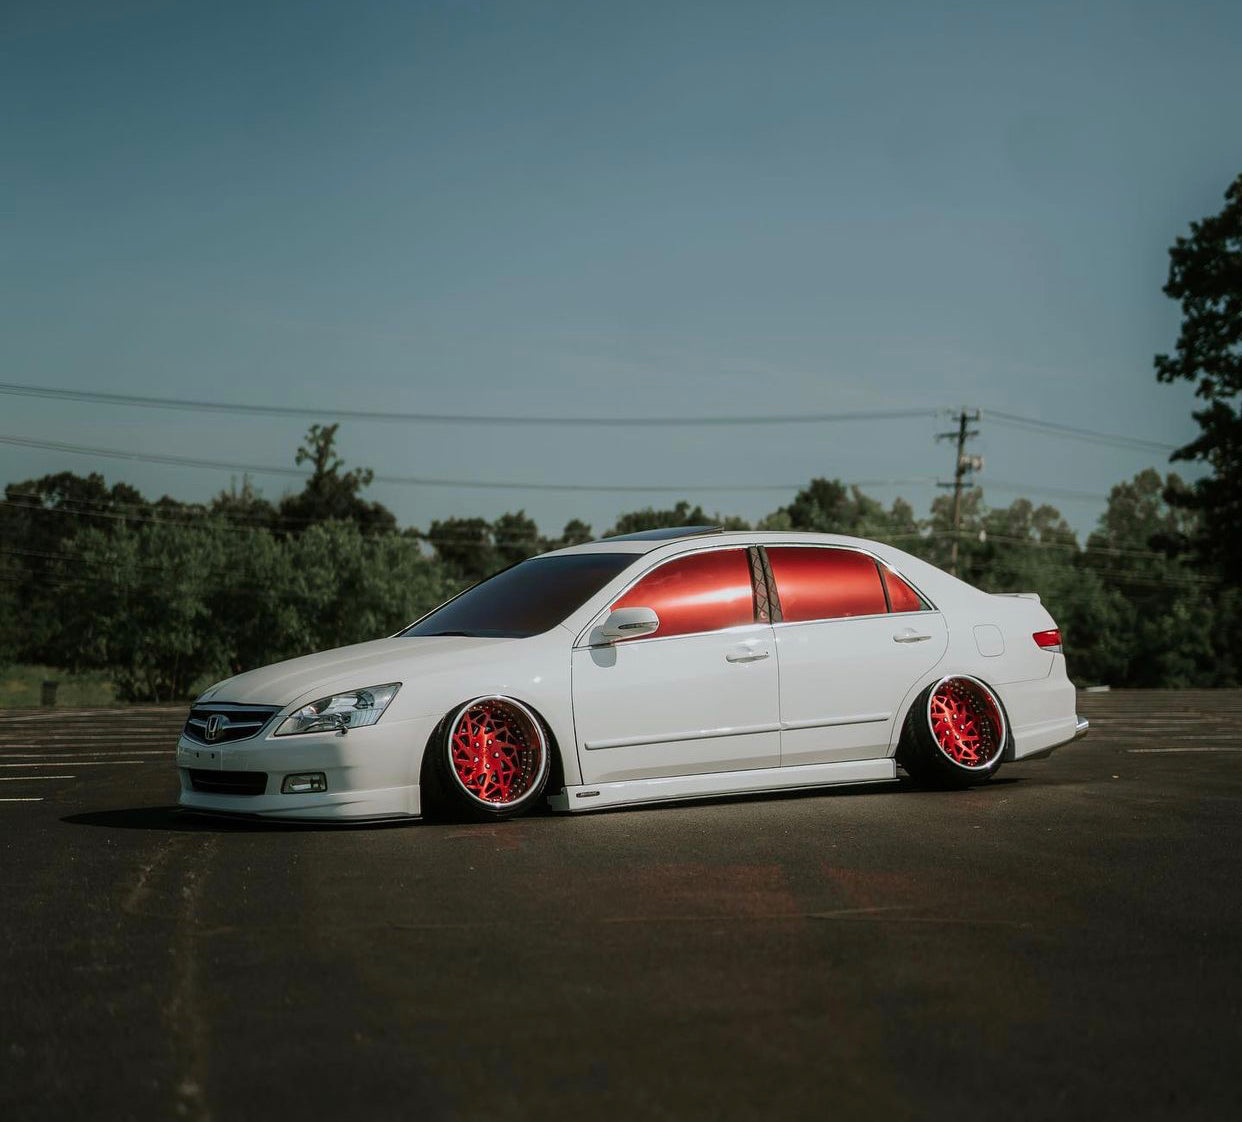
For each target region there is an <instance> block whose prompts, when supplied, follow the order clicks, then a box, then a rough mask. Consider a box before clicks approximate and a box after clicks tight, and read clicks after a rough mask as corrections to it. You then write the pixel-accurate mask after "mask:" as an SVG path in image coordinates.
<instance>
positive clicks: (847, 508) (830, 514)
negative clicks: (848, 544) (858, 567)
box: [758, 479, 919, 548]
mask: <svg viewBox="0 0 1242 1122" xmlns="http://www.w3.org/2000/svg"><path fill="white" fill-rule="evenodd" d="M758 528H759V529H761V530H807V531H812V532H814V533H820V534H848V535H850V536H852V537H859V538H872V539H877V540H880V541H887V542H892V543H893V544H895V545H897V544H902V543H903V542H904V543H905V545H904V546H903V548H908V547H909V546H911V545H916V544H917V542H916V539H917V538H918V536H919V527H918V523H917V521H916V520H915V517H914V510H913V508H912V507H911V506H910V504H909V503H907V502H906V501H905V500H904V499H897V500H896V501H894V503H893V505H892V507H891V509H889V510H885V509H884V507H883V505H882V504H881V503H879V502H877V501H876V500H875V499H873V498H871V497H870V496H869V495H865V494H863V492H862V491H861V490H860V489H859V488H858V487H846V485H845V484H844V483H842V482H841V481H840V480H837V479H812V480H811V482H810V483H808V484H807V485H806V486H805V487H804V488H803V489H802V490H801V491H799V492H798V493H797V495H795V496H794V500H793V502H791V503H790V504H789V505H788V506H783V507H781V508H780V509H779V510H777V511H775V512H773V513H772V514H769V515H768V516H767V518H765V519H763V521H761V522H760V523H759V527H758Z"/></svg>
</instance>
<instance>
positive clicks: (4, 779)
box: [0, 775, 77, 783]
mask: <svg viewBox="0 0 1242 1122" xmlns="http://www.w3.org/2000/svg"><path fill="white" fill-rule="evenodd" d="M36 779H77V776H76V775H0V783H33V782H34V781H35V780H36Z"/></svg>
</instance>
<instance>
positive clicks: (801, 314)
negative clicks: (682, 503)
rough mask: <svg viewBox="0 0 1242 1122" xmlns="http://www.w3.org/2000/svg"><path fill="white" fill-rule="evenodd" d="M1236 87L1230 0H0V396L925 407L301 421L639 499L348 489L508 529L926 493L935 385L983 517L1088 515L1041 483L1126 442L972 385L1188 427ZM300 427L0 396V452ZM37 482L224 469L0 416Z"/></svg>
mask: <svg viewBox="0 0 1242 1122" xmlns="http://www.w3.org/2000/svg"><path fill="white" fill-rule="evenodd" d="M1239 74H1242V5H1239V4H1237V3H1236V0H1229V2H1220V3H1210V2H1197V0H1184V2H1181V3H1169V2H1167V0H1161V2H1146V0H1129V2H1123V0H1106V2H1105V0H1073V2H1070V3H1061V2H1041V0H1026V2H1023V3H1020V4H1018V3H1005V2H999V0H990V2H980V3H939V4H938V3H931V2H926V0H918V2H905V3H902V2H889V0H869V2H864V3H850V2H831V3H829V2H827V0H817V2H800V0H763V2H759V0H754V2H750V3H731V2H729V0H715V2H710V3H693V2H678V0H661V2H658V3H647V2H644V0H626V2H624V3H618V2H613V3H600V2H596V0H568V2H543V3H540V2H530V3H528V2H524V0H503V2H502V0H494V2H493V0H421V2H420V0H404V2H366V0H350V2H348V3H343V2H342V3H316V2H307V0H299V2H297V3H281V2H267V3H263V4H254V3H227V2H217V3H212V4H200V3H164V2H143V0H110V2H109V3H107V4H99V3H98V2H97V0H86V2H82V3H56V2H54V0H39V2H31V3H23V2H21V0H0V103H2V104H3V105H4V106H5V109H4V112H3V114H2V115H0V139H2V141H3V143H2V144H0V381H3V382H8V383H20V384H28V385H39V386H48V387H59V388H69V389H79V390H93V391H105V392H110V393H122V394H138V395H154V396H163V397H176V398H192V399H198V400H204V399H209V400H217V401H225V402H241V403H252V404H261V405H269V406H288V405H295V406H298V407H308V408H316V409H318V408H322V409H324V410H326V411H327V416H326V417H325V419H330V418H331V410H332V409H333V408H334V407H336V408H349V409H356V410H375V411H382V412H403V413H417V412H428V413H452V414H464V415H467V416H479V417H484V416H486V417H497V416H499V417H505V416H532V415H534V416H581V417H616V416H626V417H653V418H668V417H693V416H704V415H714V416H720V415H728V416H743V417H744V416H751V415H755V414H765V415H771V414H794V415H804V414H819V413H833V412H852V411H866V410H893V409H907V408H910V409H926V410H928V411H929V415H926V416H922V417H918V418H912V419H907V420H899V421H893V420H889V421H867V422H864V421H853V422H848V423H836V424H817V425H786V426H778V425H756V426H728V427H721V426H715V427H685V428H679V427H673V428H670V427H659V428H643V427H626V428H608V427H589V428H574V427H572V426H546V427H541V426H533V427H532V426H525V425H521V426H514V425H504V424H483V423H464V424H452V425H449V424H439V425H426V424H411V423H397V422H382V421H378V422H377V421H350V422H346V423H344V424H343V425H342V427H341V430H340V434H339V445H340V450H341V452H342V454H343V455H344V457H345V459H346V460H347V462H348V463H349V464H350V465H362V466H369V467H371V468H373V469H374V470H375V471H376V472H377V473H379V474H386V475H399V476H415V477H422V478H443V479H454V480H463V479H464V480H479V481H485V482H499V481H504V482H510V483H512V482H519V483H538V484H542V485H563V484H567V483H573V484H576V485H594V484H598V485H605V486H618V487H619V486H624V487H629V488H640V489H641V488H669V487H672V488H677V489H678V490H677V491H676V492H675V493H670V492H668V491H657V490H650V491H642V490H633V491H629V492H583V491H567V492H560V491H556V490H549V489H538V490H529V491H523V490H495V489H490V490H489V489H482V488H471V489H456V488H437V487H427V486H408V485H399V484H379V483H377V484H374V485H373V486H372V487H371V489H370V490H369V492H368V495H369V497H371V498H374V499H378V500H379V501H381V502H383V503H384V504H386V505H387V506H389V507H390V508H391V509H392V510H393V511H394V512H395V514H396V515H397V517H398V520H399V521H400V522H401V523H402V524H404V525H416V526H420V527H426V526H427V525H428V524H429V523H430V522H431V521H432V520H433V519H438V518H446V517H451V516H454V515H457V516H465V517H472V516H476V515H477V516H483V517H487V518H494V517H496V516H497V515H499V514H500V513H501V512H503V511H505V510H516V509H518V508H523V509H525V510H526V512H527V513H528V514H529V515H531V516H532V517H534V518H535V519H536V521H537V522H538V523H539V525H540V527H541V529H543V530H544V531H545V532H555V531H557V530H559V528H560V527H561V525H563V524H564V523H565V522H566V521H567V520H568V519H570V518H575V517H577V518H582V519H584V520H585V521H587V522H589V523H590V524H592V525H593V526H594V527H595V528H596V530H597V531H602V530H604V529H606V528H607V527H608V526H609V525H611V524H612V522H613V520H614V519H615V517H616V516H617V514H618V513H620V512H622V511H625V510H633V509H636V508H638V507H643V506H647V505H651V504H655V505H658V506H659V505H663V506H667V505H671V504H672V502H673V501H674V500H675V499H676V498H678V497H684V498H686V499H687V500H689V501H690V502H691V503H694V502H701V503H702V505H703V506H704V507H705V508H706V509H707V510H709V511H720V512H722V513H726V514H738V515H742V516H744V517H748V518H752V519H754V518H758V517H761V516H762V515H764V514H765V513H767V512H769V511H771V510H773V509H775V508H776V507H777V506H779V505H781V504H783V503H785V502H787V501H788V500H789V499H790V498H791V497H792V488H793V487H795V486H796V485H799V484H801V483H804V482H806V481H807V480H809V479H810V478H812V477H813V476H828V477H834V478H839V479H842V480H844V481H846V482H850V481H858V480H868V481H883V480H909V479H917V480H926V481H928V482H921V483H900V484H884V483H873V484H870V485H869V486H868V487H867V490H868V491H869V493H871V494H873V495H875V496H876V497H877V498H879V499H881V500H882V501H884V502H885V503H888V502H891V500H892V499H893V498H894V497H896V496H898V495H901V496H903V497H905V498H906V499H907V500H909V501H910V502H912V503H913V504H914V506H915V509H916V511H917V512H919V513H925V512H926V510H927V508H928V505H929V503H930V501H931V498H932V496H933V495H934V494H935V493H936V488H935V484H934V482H932V481H934V480H935V479H937V478H939V479H945V478H948V476H949V474H950V473H951V471H952V462H953V460H952V452H951V450H950V448H949V446H948V445H946V444H943V443H940V444H938V443H936V441H935V439H934V437H935V434H936V433H937V432H940V431H944V430H945V429H947V428H948V427H950V426H949V425H948V424H947V423H946V420H945V418H943V417H941V418H937V417H935V416H932V415H930V411H933V410H937V409H945V410H949V409H956V408H960V407H962V406H966V407H970V408H980V409H982V410H983V419H982V422H981V424H980V425H979V426H978V427H979V429H980V436H979V438H978V439H977V440H975V441H974V442H973V445H972V449H971V450H972V451H974V452H976V453H979V454H981V455H983V456H984V458H985V467H984V470H983V472H982V473H981V474H980V475H979V477H978V481H979V482H980V484H981V485H982V486H983V487H984V490H985V495H986V497H987V499H988V501H989V502H990V503H992V504H994V505H1004V504H1007V503H1008V502H1010V501H1011V500H1012V499H1013V498H1015V497H1017V494H1018V492H1017V491H1016V490H1015V489H1014V485H1018V486H1020V487H1023V488H1025V489H1026V491H1027V493H1028V494H1029V495H1030V497H1031V498H1033V499H1043V500H1045V501H1049V502H1052V503H1053V504H1054V505H1056V506H1058V507H1059V508H1060V509H1061V510H1062V511H1063V513H1064V514H1065V515H1066V517H1067V518H1068V519H1069V520H1070V521H1071V524H1072V525H1074V526H1075V528H1077V529H1078V530H1079V531H1080V532H1086V531H1087V530H1089V529H1090V528H1091V527H1092V526H1093V525H1094V522H1095V519H1096V518H1097V517H1098V516H1099V514H1100V512H1101V510H1102V509H1103V505H1104V504H1103V500H1102V499H1100V498H1090V497H1086V498H1083V497H1067V496H1061V495H1057V494H1056V492H1058V491H1075V492H1082V493H1084V494H1086V495H1088V496H1091V495H1095V496H1099V495H1106V494H1107V492H1108V489H1109V488H1110V487H1111V486H1112V485H1113V484H1115V483H1116V482H1118V481H1120V480H1122V479H1126V478H1129V477H1131V476H1132V475H1134V474H1135V473H1136V472H1138V471H1140V470H1142V469H1144V468H1146V467H1149V466H1155V467H1158V468H1160V469H1161V470H1167V469H1168V465H1167V463H1166V457H1165V455H1164V454H1162V453H1159V452H1151V451H1143V450H1141V449H1122V448H1118V447H1114V446H1111V445H1107V444H1103V443H1094V444H1093V443H1090V442H1085V441H1070V440H1064V439H1060V438H1057V437H1051V436H1048V435H1040V434H1034V433H1025V432H1021V431H1018V430H1015V429H1013V428H1012V427H1008V426H1004V425H1003V424H1001V423H998V422H997V421H989V419H988V411H989V410H1000V411H1002V412H1008V413H1012V414H1019V415H1022V416H1029V417H1034V418H1039V419H1041V420H1044V421H1050V422H1055V423H1060V424H1069V425H1077V426H1080V427H1086V428H1092V429H1097V430H1101V431H1104V432H1111V433H1122V434H1130V435H1135V436H1140V437H1143V438H1145V439H1149V440H1154V441H1159V442H1164V443H1168V444H1173V445H1177V444H1181V443H1183V442H1185V441H1187V440H1188V439H1190V438H1191V437H1192V435H1193V434H1194V432H1195V431H1196V426H1195V425H1194V422H1193V421H1192V420H1191V417H1190V412H1191V409H1192V408H1193V407H1194V399H1193V396H1192V392H1191V390H1190V388H1189V387H1188V386H1176V387H1170V386H1162V385H1159V384H1157V382H1156V380H1155V376H1154V373H1153V369H1152V356H1153V354H1154V353H1156V352H1158V351H1165V350H1170V349H1171V348H1172V347H1173V344H1174V342H1175V339H1176V334H1177V327H1178V322H1179V315H1178V308H1177V306H1176V305H1175V304H1174V303H1173V302H1172V301H1170V300H1168V299H1167V298H1166V297H1165V296H1164V295H1163V294H1162V293H1161V286H1162V285H1163V283H1164V281H1165V277H1166V274H1167V267H1168V257H1167V251H1168V247H1169V245H1170V244H1171V243H1172V241H1173V239H1174V238H1175V237H1177V236H1178V235H1180V234H1184V233H1185V232H1186V230H1187V226H1188V224H1189V222H1191V221H1192V220H1195V219H1197V218H1200V217H1203V216H1204V215H1207V214H1211V213H1215V212H1216V211H1218V210H1220V208H1221V206H1222V205H1223V194H1224V191H1225V188H1226V187H1227V186H1228V184H1229V182H1230V181H1231V180H1232V179H1233V177H1234V176H1236V175H1237V174H1238V173H1239V171H1242V129H1239V121H1242V82H1240V81H1239V80H1238V75H1239ZM308 423H309V422H308V419H307V418H305V417H284V416H264V417H250V416H236V415H223V414H215V413H190V412H177V411H171V410H154V409H136V408H122V407H118V406H112V405H100V404H87V403H80V402H68V401H49V400H38V399H29V398H22V397H8V396H6V397H0V436H3V435H10V436H12V435H17V436H21V437H24V438H29V439H37V440H47V441H58V442H68V443H74V444H81V445H88V446H92V447H99V448H110V449H119V450H126V451H130V452H137V453H146V454H156V455H168V454H171V455H180V456H188V457H193V458H200V459H203V458H205V459H212V460H216V461H221V462H226V463H243V464H260V465H267V464H272V465H278V466H282V467H292V465H293V455H294V451H295V449H296V448H297V445H298V443H299V441H300V439H301V437H302V434H303V433H304V431H305V429H306V426H307V424H308ZM65 469H69V470H74V471H77V472H80V473H86V472H88V471H92V470H97V471H101V472H103V473H104V474H105V476H106V477H107V479H108V480H109V482H111V481H113V480H116V479H124V480H126V481H128V482H131V483H132V484H134V485H136V486H137V487H139V488H140V489H141V490H142V491H144V493H147V494H149V495H151V496H152V497H157V496H158V495H160V494H164V493H167V494H171V495H173V496H174V497H176V498H179V499H183V500H206V499H208V498H210V497H211V496H212V495H213V494H215V493H217V492H218V491H220V490H221V489H222V488H225V487H228V486H229V484H230V480H231V476H230V473H229V472H228V471H224V470H214V469H211V470H209V469H201V468H190V467H181V466H176V467H174V466H166V465H155V464H144V463H136V462H120V461H117V460H111V459H104V458H98V457H93V456H90V455H72V454H68V453H64V452H55V451H50V450H40V449H31V448H25V447H15V446H6V445H3V444H0V482H3V481H8V482H15V481H18V480H22V479H28V478H32V477H36V476H39V475H42V474H44V473H47V472H53V471H60V470H65ZM1179 470H1182V471H1183V473H1188V474H1192V475H1193V474H1194V471H1193V469H1191V470H1190V471H1189V472H1187V469H1186V468H1185V467H1184V466H1183V467H1181V468H1180V469H1179ZM233 474H234V475H236V474H238V473H233ZM989 480H990V481H991V484H990V485H989ZM254 482H255V483H256V485H257V486H258V487H259V488H260V489H261V490H262V491H263V493H264V494H265V495H267V496H268V497H270V498H273V499H275V498H279V496H280V495H281V494H282V493H283V492H284V491H286V490H288V489H290V488H291V487H296V481H295V480H290V479H288V478H282V477H279V476H262V475H257V476H255V477H254ZM768 485H770V486H772V487H773V488H775V489H774V490H770V491H753V490H742V489H741V488H742V487H743V486H752V487H757V486H768ZM786 486H787V487H788V488H789V489H788V490H782V488H784V487H786ZM707 488H716V489H714V490H708V489H707ZM1041 492H1043V493H1041Z"/></svg>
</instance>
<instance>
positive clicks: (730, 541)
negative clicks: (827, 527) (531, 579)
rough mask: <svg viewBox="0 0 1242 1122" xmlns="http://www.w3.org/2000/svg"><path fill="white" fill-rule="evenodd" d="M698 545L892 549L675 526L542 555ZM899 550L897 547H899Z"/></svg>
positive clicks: (829, 537)
mask: <svg viewBox="0 0 1242 1122" xmlns="http://www.w3.org/2000/svg"><path fill="white" fill-rule="evenodd" d="M686 544H690V545H701V546H703V547H705V548H710V547H714V546H721V545H781V544H784V545H801V544H805V545H845V546H854V547H855V548H861V549H868V550H871V551H873V552H880V551H883V552H888V553H891V552H892V551H893V547H892V546H890V545H885V544H884V543H883V542H877V541H871V540H869V539H867V538H853V537H849V536H847V535H845V534H816V533H810V532H808V531H805V530H722V529H721V528H720V527H719V526H711V527H704V526H676V527H670V528H668V529H663V530H654V531H642V532H641V533H639V534H621V535H618V536H617V537H613V538H599V539H597V540H595V541H590V542H583V543H582V544H581V545H570V546H566V547H565V548H564V549H557V550H553V551H552V552H550V553H545V554H543V555H542V556H544V557H564V556H568V555H570V554H574V553H634V554H643V553H653V552H655V551H656V550H659V549H668V551H669V552H670V553H672V552H676V550H674V549H672V548H670V547H675V546H678V545H686ZM899 552H900V551H899Z"/></svg>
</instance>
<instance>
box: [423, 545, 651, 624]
mask: <svg viewBox="0 0 1242 1122" xmlns="http://www.w3.org/2000/svg"><path fill="white" fill-rule="evenodd" d="M636 560H637V557H636V556H635V555H634V554H633V553H570V554H567V555H564V556H561V557H532V558H531V559H530V560H528V561H522V562H521V563H520V564H517V565H514V566H512V567H511V568H508V569H503V570H501V571H500V572H499V573H497V574H496V575H495V576H491V577H488V578H487V579H486V580H485V581H482V582H480V583H479V584H476V585H475V586H474V587H473V588H468V589H466V591H465V592H463V593H462V594H461V595H460V596H458V597H457V598H456V599H455V600H450V601H449V602H448V603H447V604H445V605H444V606H443V607H440V608H437V609H436V610H435V611H434V612H432V613H431V614H430V615H427V616H424V617H423V618H422V619H420V620H419V621H418V622H417V623H415V624H412V625H411V626H410V627H407V628H406V629H405V630H404V631H402V632H401V634H402V635H405V636H418V635H423V636H425V635H475V636H479V637H482V638H488V639H524V638H527V637H528V636H531V635H541V634H542V633H543V632H545V631H548V630H550V629H551V628H553V627H555V626H556V625H557V624H558V623H561V622H563V621H564V620H565V619H566V618H568V617H569V616H570V615H571V614H572V613H573V612H574V611H576V610H577V609H578V608H580V607H582V605H583V604H585V603H586V602H587V601H588V600H589V599H590V598H591V597H592V596H594V595H595V593H597V592H598V591H599V590H600V589H601V588H603V587H604V585H606V584H607V583H608V582H609V581H610V580H612V578H613V577H615V576H617V575H618V574H619V573H620V572H621V571H622V570H623V569H625V568H626V567H627V566H629V565H632V564H634V562H635V561H636Z"/></svg>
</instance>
